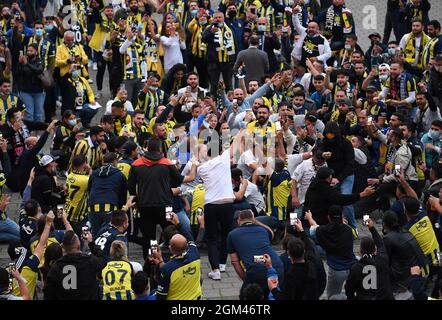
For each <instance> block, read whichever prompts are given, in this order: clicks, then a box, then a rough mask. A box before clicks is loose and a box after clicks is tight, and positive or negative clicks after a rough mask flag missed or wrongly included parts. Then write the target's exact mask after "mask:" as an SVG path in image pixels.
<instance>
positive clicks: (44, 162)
mask: <svg viewBox="0 0 442 320" xmlns="http://www.w3.org/2000/svg"><path fill="white" fill-rule="evenodd" d="M57 159H58V157H52V156H51V155H49V154H46V155H44V156H43V157H41V159H40V161H38V163H39V164H40V165H41V166H42V167H46V166H47V165H48V164H50V163H51V162H53V161H55V160H57Z"/></svg>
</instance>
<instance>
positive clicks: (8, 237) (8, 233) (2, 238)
mask: <svg viewBox="0 0 442 320" xmlns="http://www.w3.org/2000/svg"><path fill="white" fill-rule="evenodd" d="M13 240H17V241H20V227H19V226H18V224H17V223H15V222H14V221H13V220H11V219H9V218H6V220H0V242H9V241H13Z"/></svg>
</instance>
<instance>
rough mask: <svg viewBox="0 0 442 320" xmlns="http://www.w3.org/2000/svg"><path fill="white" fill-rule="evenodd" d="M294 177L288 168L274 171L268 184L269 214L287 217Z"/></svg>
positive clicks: (281, 217)
mask: <svg viewBox="0 0 442 320" xmlns="http://www.w3.org/2000/svg"><path fill="white" fill-rule="evenodd" d="M291 183H292V179H291V177H290V173H289V172H288V171H287V170H283V171H282V172H273V173H272V175H271V177H270V179H269V183H268V185H267V215H268V216H272V217H274V218H277V219H278V221H283V220H285V219H286V216H287V210H288V203H289V198H290V189H291Z"/></svg>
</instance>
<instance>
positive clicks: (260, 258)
mask: <svg viewBox="0 0 442 320" xmlns="http://www.w3.org/2000/svg"><path fill="white" fill-rule="evenodd" d="M253 262H254V263H265V262H266V259H265V258H264V256H253Z"/></svg>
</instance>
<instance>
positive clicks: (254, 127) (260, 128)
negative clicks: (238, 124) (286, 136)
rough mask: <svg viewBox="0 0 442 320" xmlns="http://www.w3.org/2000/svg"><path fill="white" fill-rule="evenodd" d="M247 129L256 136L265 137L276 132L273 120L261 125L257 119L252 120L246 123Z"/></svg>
mask: <svg viewBox="0 0 442 320" xmlns="http://www.w3.org/2000/svg"><path fill="white" fill-rule="evenodd" d="M247 131H249V132H250V133H253V134H255V135H257V136H261V137H265V136H267V135H268V134H269V135H274V134H276V125H275V124H274V123H273V122H270V121H268V122H267V123H266V124H264V125H261V124H260V123H259V122H258V120H255V121H252V122H250V123H249V124H248V125H247Z"/></svg>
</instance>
